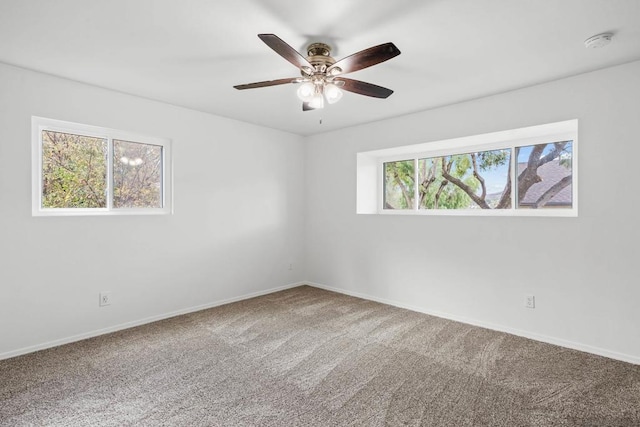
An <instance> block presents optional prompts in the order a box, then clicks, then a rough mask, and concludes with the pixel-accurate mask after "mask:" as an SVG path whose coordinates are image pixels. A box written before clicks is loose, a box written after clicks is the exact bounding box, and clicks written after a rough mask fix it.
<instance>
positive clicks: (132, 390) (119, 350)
mask: <svg viewBox="0 0 640 427" xmlns="http://www.w3.org/2000/svg"><path fill="white" fill-rule="evenodd" d="M636 339H637V337H636ZM0 425H2V426H12V427H13V426H323V427H324V426H447V427H462V426H505V427H517V426H581V427H584V426H588V427H612V426H616V427H628V426H640V366H636V365H632V364H627V363H623V362H618V361H614V360H610V359H606V358H603V357H598V356H594V355H590V354H585V353H581V352H578V351H573V350H568V349H564V348H560V347H557V346H553V345H548V344H544V343H540V342H535V341H531V340H527V339H524V338H519V337H516V336H512V335H509V334H505V333H500V332H495V331H490V330H486V329H482V328H478V327H474V326H469V325H465V324H462V323H457V322H452V321H449V320H444V319H440V318H437V317H432V316H428V315H424V314H420V313H415V312H411V311H408V310H403V309H399V308H395V307H391V306H387V305H384V304H379V303H375V302H371V301H366V300H362V299H358V298H353V297H348V296H344V295H340V294H336V293H332V292H327V291H324V290H320V289H315V288H311V287H307V286H302V287H298V288H295V289H290V290H286V291H282V292H278V293H274V294H271V295H267V296H263V297H259V298H254V299H250V300H246V301H242V302H238V303H233V304H229V305H225V306H221V307H217V308H213V309H209V310H204V311H200V312H197V313H193V314H189V315H185V316H180V317H175V318H172V319H168V320H164V321H160V322H156V323H152V324H149V325H144V326H141V327H137V328H133V329H129V330H126V331H121V332H117V333H113V334H109V335H104V336H101V337H97V338H92V339H88V340H84V341H81V342H77V343H73V344H69V345H65V346H61V347H57V348H53V349H48V350H44V351H40V352H37V353H33V354H29V355H25V356H20V357H16V358H13V359H8V360H4V361H0Z"/></svg>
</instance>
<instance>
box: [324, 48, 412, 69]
mask: <svg viewBox="0 0 640 427" xmlns="http://www.w3.org/2000/svg"><path fill="white" fill-rule="evenodd" d="M398 55H400V49H398V48H397V47H396V45H394V44H393V43H384V44H381V45H378V46H374V47H370V48H369V49H365V50H361V51H360V52H358V53H354V54H353V55H350V56H347V57H346V58H343V59H341V60H340V61H338V62H336V63H335V64H333V65H332V66H330V67H329V68H327V75H328V76H337V75H339V74H346V73H353V72H354V71H358V70H362V69H363V68H367V67H371V66H372V65H376V64H379V63H381V62H384V61H388V60H389V59H391V58H394V57H396V56H398Z"/></svg>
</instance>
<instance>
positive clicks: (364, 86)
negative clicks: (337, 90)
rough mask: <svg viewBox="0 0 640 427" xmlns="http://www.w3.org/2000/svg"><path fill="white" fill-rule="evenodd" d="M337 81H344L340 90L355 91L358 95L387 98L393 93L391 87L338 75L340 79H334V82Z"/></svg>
mask: <svg viewBox="0 0 640 427" xmlns="http://www.w3.org/2000/svg"><path fill="white" fill-rule="evenodd" d="M338 81H343V82H344V85H343V86H341V89H342V90H346V91H347V92H353V93H357V94H358V95H365V96H371V97H373V98H388V97H389V96H390V95H391V94H392V93H393V91H392V90H391V89H387V88H386V87H382V86H378V85H374V84H371V83H367V82H363V81H360V80H353V79H347V78H344V77H340V80H336V82H338Z"/></svg>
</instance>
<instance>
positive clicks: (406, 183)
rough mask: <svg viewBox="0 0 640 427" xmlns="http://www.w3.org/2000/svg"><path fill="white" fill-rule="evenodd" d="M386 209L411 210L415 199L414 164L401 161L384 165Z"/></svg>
mask: <svg viewBox="0 0 640 427" xmlns="http://www.w3.org/2000/svg"><path fill="white" fill-rule="evenodd" d="M384 186H385V208H387V209H411V208H413V197H414V188H415V187H414V162H413V160H401V161H397V162H388V163H385V164H384Z"/></svg>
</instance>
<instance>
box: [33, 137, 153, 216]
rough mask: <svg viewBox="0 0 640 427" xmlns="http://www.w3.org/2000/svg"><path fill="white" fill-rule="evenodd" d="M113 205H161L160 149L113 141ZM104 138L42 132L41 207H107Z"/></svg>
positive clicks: (146, 145)
mask: <svg viewBox="0 0 640 427" xmlns="http://www.w3.org/2000/svg"><path fill="white" fill-rule="evenodd" d="M113 149H114V160H113V183H114V185H113V207H114V208H150V207H162V188H161V182H162V147H161V146H156V145H150V144H140V143H135V142H127V141H117V140H114V141H113ZM108 150H109V147H108V143H107V140H106V139H102V138H96V137H91V136H83V135H73V134H67V133H61V132H53V131H43V133H42V163H43V164H42V180H43V182H42V184H43V185H42V207H43V208H106V207H107V164H108Z"/></svg>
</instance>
